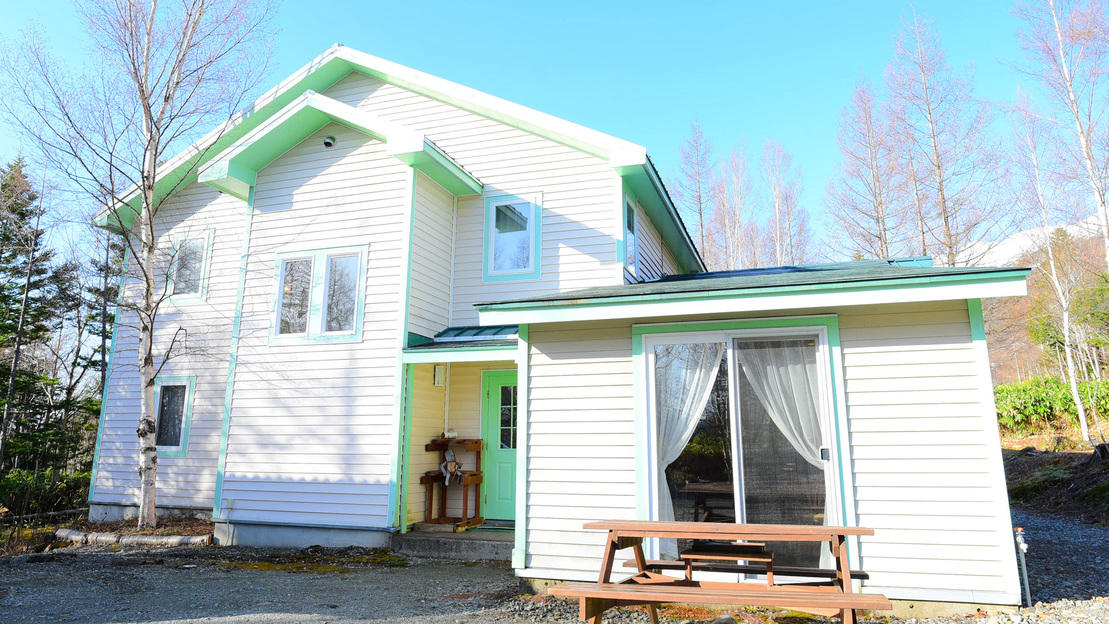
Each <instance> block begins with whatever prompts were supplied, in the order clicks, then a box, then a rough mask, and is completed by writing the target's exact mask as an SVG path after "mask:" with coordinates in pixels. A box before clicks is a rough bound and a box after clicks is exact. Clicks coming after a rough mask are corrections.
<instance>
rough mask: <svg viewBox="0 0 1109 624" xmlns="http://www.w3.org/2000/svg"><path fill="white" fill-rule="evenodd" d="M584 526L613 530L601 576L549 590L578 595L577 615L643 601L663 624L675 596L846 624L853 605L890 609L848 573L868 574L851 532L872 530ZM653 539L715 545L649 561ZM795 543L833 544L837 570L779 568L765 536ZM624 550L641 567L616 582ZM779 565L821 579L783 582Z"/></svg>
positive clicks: (784, 571) (625, 523) (624, 523)
mask: <svg viewBox="0 0 1109 624" xmlns="http://www.w3.org/2000/svg"><path fill="white" fill-rule="evenodd" d="M585 528H586V529H594V530H603V531H608V540H607V542H606V544H605V552H604V556H603V558H602V560H601V571H600V577H599V579H598V581H597V582H596V583H563V584H562V585H556V586H554V587H552V588H551V589H550V593H551V595H554V596H567V597H576V598H579V599H580V601H581V611H580V613H579V616H580V618H581V619H582V620H592V621H593V624H601V616H602V615H603V614H604V612H605V611H606V610H607V609H609V608H611V607H617V606H631V605H646V606H647V612H648V615H650V618H651V622H652V624H658V610H657V605H659V604H664V603H671V602H680V603H687V602H691V603H700V604H714V605H750V606H759V607H779V608H784V609H793V610H796V611H805V612H808V613H815V614H817V615H823V616H826V617H831V616H833V615H840V616H841V617H842V618H843V623H844V624H854V622H855V610H856V609H866V610H883V609H892V608H893V605H892V604H890V601H889V600H887V599H886V597H885V596H883V595H881V594H863V593H856V592H854V590H853V589H852V587H851V579H859V578H866V574H865V573H863V572H853V571H852V570H851V569H850V566H849V564H848V561H847V537H848V536H850V535H873V534H874V531H873V530H871V529H864V528H859V527H828V526H815V525H778V524H731V523H711V522H656V521H649V520H620V521H607V522H590V523H586V524H585ZM651 537H656V538H672V539H691V540H710V541H711V543H710V544H709V545H708V546H707V547H706V546H705V545H701V546H695V547H694V548H693V549H691V550H688V551H686V552H684V553H682V561H656V560H648V559H646V557H645V556H644V554H643V539H644V538H651ZM798 541H799V542H828V543H829V544H830V546H831V549H832V555H833V556H834V557H835V561H836V566H835V568H834V569H821V568H803V567H797V566H792V567H777V568H775V567H774V564H773V553H772V552H771V551H769V550H767V549H766V548H765V542H798ZM695 544H696V542H695ZM625 548H632V549H633V552H634V555H635V558H634V559H631V560H629V561H627V562H625V564H624V565H625V566H629V567H634V568H636V573H635V574H633V575H632V576H630V577H628V578H626V579H624V580H622V581H619V582H617V583H613V582H612V572H613V569H614V567H615V564H616V551H618V550H622V549H625ZM740 561H745V562H747V563H742V564H741V563H739V562H740ZM665 569H670V570H684V571H685V576H684V577H682V578H676V577H673V576H666V575H664V574H661V572H660V571H661V570H665ZM694 571H714V572H736V573H754V574H765V575H766V577H767V578H766V584H765V585H762V584H756V583H728V582H718V581H699V580H694V579H693V572H694ZM775 571H777V572H778V574H779V575H788V576H796V577H804V578H815V579H822V580H818V581H816V582H810V583H800V584H789V585H779V584H776V583H775V582H774V572H775Z"/></svg>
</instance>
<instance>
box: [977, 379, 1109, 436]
mask: <svg viewBox="0 0 1109 624" xmlns="http://www.w3.org/2000/svg"><path fill="white" fill-rule="evenodd" d="M1078 392H1079V394H1080V395H1081V397H1082V403H1083V404H1084V405H1085V406H1086V410H1087V411H1090V410H1093V411H1095V412H1096V413H1097V414H1099V415H1100V414H1106V413H1109V381H1106V380H1097V381H1085V382H1081V383H1079V384H1078ZM994 402H995V403H996V404H997V421H998V422H999V423H1000V424H1001V426H1002V427H1003V428H1005V429H1007V430H1009V431H1016V432H1029V431H1034V430H1036V429H1044V428H1056V427H1058V428H1063V427H1068V426H1070V425H1073V424H1074V423H1076V422H1078V415H1077V410H1075V408H1074V398H1073V397H1071V393H1070V388H1069V387H1068V386H1067V384H1066V382H1064V381H1063V380H1061V379H1059V378H1058V377H1033V378H1031V379H1025V380H1024V381H1014V382H1013V383H1007V384H1001V385H999V386H997V387H996V388H994Z"/></svg>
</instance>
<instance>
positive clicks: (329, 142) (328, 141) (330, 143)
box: [323, 136, 335, 149]
mask: <svg viewBox="0 0 1109 624" xmlns="http://www.w3.org/2000/svg"><path fill="white" fill-rule="evenodd" d="M323 146H324V147H326V148H328V149H331V148H332V147H335V137H333V136H326V137H324V138H323Z"/></svg>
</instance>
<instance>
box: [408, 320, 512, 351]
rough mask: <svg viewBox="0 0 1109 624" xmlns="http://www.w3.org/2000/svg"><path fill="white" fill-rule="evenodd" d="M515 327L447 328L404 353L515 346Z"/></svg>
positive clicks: (474, 326)
mask: <svg viewBox="0 0 1109 624" xmlns="http://www.w3.org/2000/svg"><path fill="white" fill-rule="evenodd" d="M518 331H519V327H517V326H516V325H485V326H481V325H469V326H459V327H448V328H446V329H444V330H443V331H441V332H439V333H438V334H435V338H434V339H432V340H431V342H425V343H423V344H418V345H413V346H411V347H405V349H404V350H405V351H428V350H432V349H434V350H441V349H495V348H503V347H515V346H516V345H517V341H516V332H518Z"/></svg>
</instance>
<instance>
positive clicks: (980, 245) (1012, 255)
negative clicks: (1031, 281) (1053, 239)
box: [959, 214, 1100, 266]
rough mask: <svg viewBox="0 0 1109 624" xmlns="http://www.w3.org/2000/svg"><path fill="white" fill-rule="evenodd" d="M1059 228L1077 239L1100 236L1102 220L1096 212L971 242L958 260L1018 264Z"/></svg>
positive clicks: (987, 264) (976, 264) (976, 263)
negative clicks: (996, 238)
mask: <svg viewBox="0 0 1109 624" xmlns="http://www.w3.org/2000/svg"><path fill="white" fill-rule="evenodd" d="M1060 228H1062V229H1064V230H1066V232H1067V234H1069V235H1070V236H1072V237H1074V238H1088V237H1091V236H1099V235H1100V221H1099V219H1098V215H1096V214H1095V215H1090V216H1089V217H1086V218H1085V219H1083V220H1081V221H1078V222H1077V223H1071V224H1069V225H1051V226H1048V227H1038V228H1033V229H1030V230H1024V231H1022V232H1017V233H1016V234H1013V235H1012V236H1010V237H1009V238H1006V239H1003V240H1000V241H997V242H987V241H978V242H975V243H972V244H970V245H968V246H967V248H966V249H964V250H963V252H962V253H960V254H959V259H960V260H961V261H962V262H963V263H965V264H967V265H970V266H1011V265H1014V264H1017V263H1018V262H1019V261H1020V259H1021V257H1022V256H1024V255H1025V254H1027V253H1029V252H1031V251H1035V250H1037V249H1039V248H1040V247H1043V245H1044V243H1045V242H1046V241H1047V239H1048V238H1049V237H1050V236H1051V234H1052V232H1054V231H1055V230H1058V229H1060Z"/></svg>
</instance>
